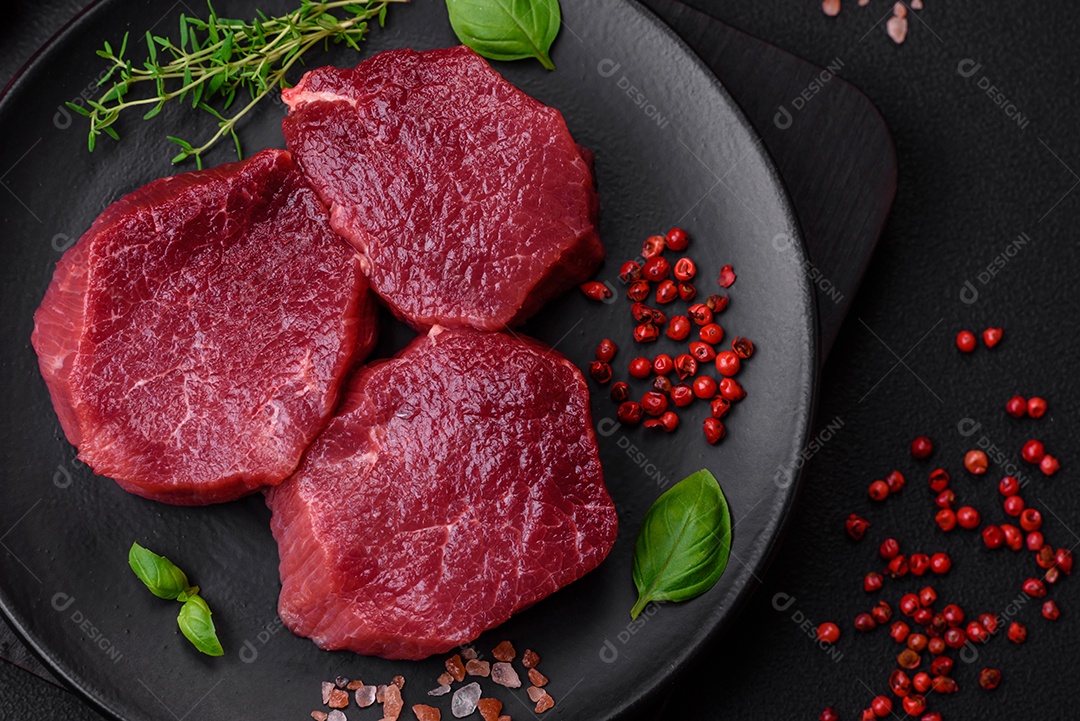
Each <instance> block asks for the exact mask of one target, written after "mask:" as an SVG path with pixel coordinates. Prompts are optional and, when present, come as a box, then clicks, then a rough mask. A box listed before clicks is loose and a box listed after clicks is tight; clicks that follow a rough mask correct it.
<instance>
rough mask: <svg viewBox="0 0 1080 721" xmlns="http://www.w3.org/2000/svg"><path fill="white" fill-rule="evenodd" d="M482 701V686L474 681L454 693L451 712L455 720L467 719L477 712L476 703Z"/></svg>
mask: <svg viewBox="0 0 1080 721" xmlns="http://www.w3.org/2000/svg"><path fill="white" fill-rule="evenodd" d="M479 700H480V684H478V683H476V682H475V681H473V682H472V683H470V684H466V685H464V686H462V687H461V688H459V689H458V690H457V691H455V692H454V696H453V698H452V699H451V701H450V710H451V711H452V712H453V714H454V717H455V718H465V717H466V716H468V715H470V714H471V713H472V712H473V711H475V710H476V702H477V701H479Z"/></svg>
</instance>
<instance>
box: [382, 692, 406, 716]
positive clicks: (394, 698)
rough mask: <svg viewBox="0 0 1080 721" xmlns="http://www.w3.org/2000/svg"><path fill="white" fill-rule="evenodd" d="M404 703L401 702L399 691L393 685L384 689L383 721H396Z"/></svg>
mask: <svg viewBox="0 0 1080 721" xmlns="http://www.w3.org/2000/svg"><path fill="white" fill-rule="evenodd" d="M404 707H405V703H404V702H403V701H402V700H401V689H399V688H398V687H397V686H395V685H394V684H390V685H389V686H387V687H386V692H385V701H384V702H383V721H397V717H398V716H400V715H401V709H403V708H404Z"/></svg>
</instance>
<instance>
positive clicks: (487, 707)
mask: <svg viewBox="0 0 1080 721" xmlns="http://www.w3.org/2000/svg"><path fill="white" fill-rule="evenodd" d="M476 708H477V709H478V710H479V711H480V716H481V717H482V718H483V719H484V721H499V714H500V713H501V712H502V708H503V705H502V701H500V700H499V699H497V698H482V699H480V700H479V701H477V702H476Z"/></svg>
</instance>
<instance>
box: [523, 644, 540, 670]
mask: <svg viewBox="0 0 1080 721" xmlns="http://www.w3.org/2000/svg"><path fill="white" fill-rule="evenodd" d="M539 664H540V654H538V653H537V652H536V651H533V650H532V649H531V648H527V649H525V653H523V654H521V665H522V666H524V667H525V668H533V667H535V666H538V665H539Z"/></svg>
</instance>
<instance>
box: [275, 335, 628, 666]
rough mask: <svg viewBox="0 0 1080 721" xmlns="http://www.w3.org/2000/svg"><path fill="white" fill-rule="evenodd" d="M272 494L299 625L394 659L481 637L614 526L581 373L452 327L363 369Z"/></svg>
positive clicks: (571, 575)
mask: <svg viewBox="0 0 1080 721" xmlns="http://www.w3.org/2000/svg"><path fill="white" fill-rule="evenodd" d="M268 504H269V506H270V508H271V510H272V511H273V519H272V521H271V528H272V529H273V532H274V537H275V538H276V539H277V542H278V547H279V550H280V554H281V565H280V571H281V580H282V590H281V598H280V600H279V603H278V611H279V613H280V615H281V618H282V620H284V622H285V624H286V626H288V627H289V628H290V629H291V630H292V631H293V632H294V633H296V634H298V635H301V636H306V637H309V638H311V639H312V640H314V641H315V643H316V644H318V645H319V646H320V647H321V648H324V649H348V650H351V651H356V652H358V653H363V654H372V655H379V656H383V657H386V658H409V659H419V658H424V657H426V656H429V655H431V654H435V653H441V652H444V651H447V650H449V649H451V648H453V647H455V646H457V645H459V644H462V643H465V642H467V641H470V640H472V639H474V638H476V637H477V636H478V635H479V634H480V633H481V632H482V631H484V630H485V629H488V628H492V627H493V626H496V625H498V624H500V623H502V622H503V621H505V620H506V619H507V618H509V617H510V615H511V614H513V613H515V612H517V611H519V610H521V609H523V608H525V607H527V606H529V605H531V604H533V603H535V602H537V601H539V600H540V599H542V598H544V597H545V596H547V595H549V594H551V593H552V592H554V591H556V590H557V589H559V588H561V587H562V586H565V585H566V584H568V583H570V582H572V581H574V580H575V579H578V578H580V577H581V576H582V575H584V574H586V573H588V572H589V571H590V570H592V569H593V568H595V567H596V566H597V565H598V564H599V563H600V562H601V561H602V560H603V559H604V558H605V557H606V556H607V554H608V551H610V550H611V546H612V544H613V543H614V542H615V533H616V528H617V519H616V516H615V508H614V506H613V504H612V502H611V499H610V497H609V496H608V493H607V490H606V489H605V488H604V482H603V474H602V472H601V468H600V459H599V457H598V455H597V447H596V438H595V435H594V433H593V429H592V418H591V414H590V411H589V393H588V387H587V386H586V383H585V379H584V378H583V377H582V375H581V373H580V371H578V369H577V368H576V367H575V366H574V365H573V364H572V363H571V362H570V361H569V360H567V359H566V358H565V357H564V356H562V355H561V354H559V353H558V352H556V351H554V350H552V349H551V348H548V347H547V346H545V345H543V344H542V343H539V342H538V341H534V340H530V339H522V338H518V337H511V336H509V335H505V334H502V333H481V332H478V331H475V330H472V329H456V330H452V329H443V328H440V327H438V326H435V327H433V328H432V329H431V331H430V332H429V334H428V335H426V336H421V337H419V338H417V339H416V340H414V341H413V342H412V343H411V344H410V345H409V346H408V347H406V348H405V349H404V350H403V351H402V352H401V353H399V354H398V355H397V356H395V357H394V358H393V359H392V360H389V361H383V362H378V363H375V364H372V365H370V366H368V367H367V368H365V369H363V370H362V371H360V372H359V373H358V374H357V376H356V377H355V378H354V379H353V380H352V381H350V383H349V388H348V391H347V392H346V396H345V400H344V401H343V403H342V407H341V408H340V409H339V410H338V413H337V415H336V416H335V418H334V420H333V421H331V422H330V424H329V425H328V426H327V428H326V430H325V431H323V433H322V434H321V435H320V436H319V437H318V438H317V439H316V440H315V443H314V444H312V446H311V448H310V449H309V450H308V452H307V454H305V456H304V460H303V462H302V463H301V464H300V467H299V468H298V469H297V471H296V473H295V474H294V475H293V476H292V477H291V478H290V479H289V480H287V481H286V482H285V483H283V484H281V485H280V486H277V487H276V488H273V489H271V490H270V491H269V494H268Z"/></svg>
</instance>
